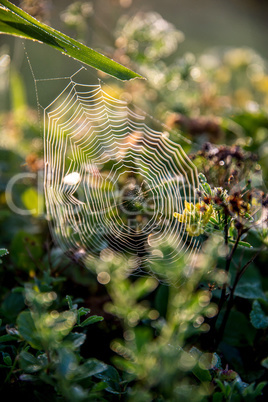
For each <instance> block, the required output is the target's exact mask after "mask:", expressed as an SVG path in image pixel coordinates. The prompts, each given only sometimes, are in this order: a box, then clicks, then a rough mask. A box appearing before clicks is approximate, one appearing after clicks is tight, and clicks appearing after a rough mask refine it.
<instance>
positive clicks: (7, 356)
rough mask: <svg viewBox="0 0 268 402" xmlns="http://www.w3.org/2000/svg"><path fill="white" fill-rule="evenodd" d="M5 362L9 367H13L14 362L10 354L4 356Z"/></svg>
mask: <svg viewBox="0 0 268 402" xmlns="http://www.w3.org/2000/svg"><path fill="white" fill-rule="evenodd" d="M3 360H4V362H5V364H6V365H7V366H10V367H11V366H12V360H11V357H10V356H9V354H8V353H5V355H4V356H3Z"/></svg>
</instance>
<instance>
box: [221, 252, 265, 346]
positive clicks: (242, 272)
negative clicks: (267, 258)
mask: <svg viewBox="0 0 268 402" xmlns="http://www.w3.org/2000/svg"><path fill="white" fill-rule="evenodd" d="M261 250H262V249H260V250H259V251H258V252H257V253H256V254H254V256H253V257H252V258H251V259H250V260H249V261H248V262H247V263H246V264H245V265H244V266H243V267H242V268H241V269H240V270H238V271H237V273H236V276H235V280H234V284H233V286H232V288H231V293H230V297H229V300H228V304H227V308H226V311H225V314H224V317H223V320H222V323H221V325H220V328H219V331H218V335H217V338H216V342H215V346H216V347H217V346H218V345H219V343H220V341H221V339H222V337H223V334H224V330H225V327H226V324H227V321H228V318H229V315H230V312H231V309H232V307H233V303H234V293H235V289H236V287H237V284H238V282H239V280H240V279H241V277H242V275H243V274H244V273H245V271H246V270H247V268H248V267H249V265H250V264H251V263H252V262H253V261H254V260H255V258H256V257H257V256H258V255H259V253H260V252H261Z"/></svg>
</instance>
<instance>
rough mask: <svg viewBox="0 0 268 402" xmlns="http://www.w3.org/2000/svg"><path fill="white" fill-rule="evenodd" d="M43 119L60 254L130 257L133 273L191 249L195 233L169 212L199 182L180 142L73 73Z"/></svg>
mask: <svg viewBox="0 0 268 402" xmlns="http://www.w3.org/2000/svg"><path fill="white" fill-rule="evenodd" d="M44 126H45V129H44V161H45V179H44V189H45V201H46V209H47V217H48V220H49V225H50V230H51V233H52V235H53V237H54V239H55V241H56V242H57V243H58V245H59V246H60V247H61V248H62V249H63V250H64V251H65V252H66V253H67V254H70V255H72V256H75V258H76V260H80V261H82V262H83V263H88V262H89V261H90V260H91V259H94V258H96V257H103V255H105V254H106V255H107V254H120V256H123V257H126V258H129V257H131V261H132V264H131V266H129V270H130V271H131V272H134V273H135V274H138V273H139V272H140V271H142V270H147V271H148V270H149V271H150V270H151V269H152V268H151V267H152V264H151V263H152V261H159V262H160V261H163V259H164V260H165V264H169V263H174V262H175V261H177V260H178V259H180V258H184V257H185V255H186V254H187V255H188V254H189V252H190V254H194V253H195V251H196V250H197V248H198V247H199V244H198V242H197V240H196V239H195V238H193V237H190V236H189V235H188V234H187V232H186V230H185V225H183V224H181V223H180V222H178V220H177V219H174V212H179V213H182V211H183V209H184V208H185V204H184V202H185V200H186V201H188V202H192V203H195V189H196V188H198V177H197V170H196V168H195V167H194V165H193V164H192V162H191V161H190V160H189V158H188V157H187V155H186V153H185V152H184V150H183V148H182V146H181V145H179V144H177V143H174V142H172V141H171V140H170V139H169V138H168V136H167V135H166V133H165V132H160V131H155V130H153V129H151V128H150V127H148V125H147V124H146V122H145V116H143V115H142V114H140V113H137V112H136V111H134V110H133V109H132V108H130V106H129V105H128V104H127V102H125V101H123V100H119V99H116V98H114V97H113V96H111V95H110V94H109V93H107V92H106V91H105V90H104V89H103V87H102V85H101V84H99V85H85V84H80V83H78V82H75V81H74V79H73V77H71V78H70V82H69V83H68V85H67V86H66V87H65V89H64V90H63V91H62V92H61V93H60V94H59V95H58V96H57V97H56V99H55V100H53V101H52V103H50V104H49V105H48V106H47V107H46V108H45V109H44Z"/></svg>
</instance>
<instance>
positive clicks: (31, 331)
mask: <svg viewBox="0 0 268 402" xmlns="http://www.w3.org/2000/svg"><path fill="white" fill-rule="evenodd" d="M17 325H18V330H19V333H20V335H21V336H22V337H23V338H24V339H25V341H27V342H28V343H29V344H30V345H31V346H32V348H34V349H43V346H42V344H41V342H40V339H39V337H38V334H37V330H36V327H35V324H34V320H33V318H32V315H31V313H30V311H23V312H22V313H20V315H19V316H18V319H17Z"/></svg>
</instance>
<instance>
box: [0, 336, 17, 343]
mask: <svg viewBox="0 0 268 402" xmlns="http://www.w3.org/2000/svg"><path fill="white" fill-rule="evenodd" d="M17 339H18V337H17V336H15V335H9V334H6V335H2V336H0V343H4V342H11V341H16V340H17Z"/></svg>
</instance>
